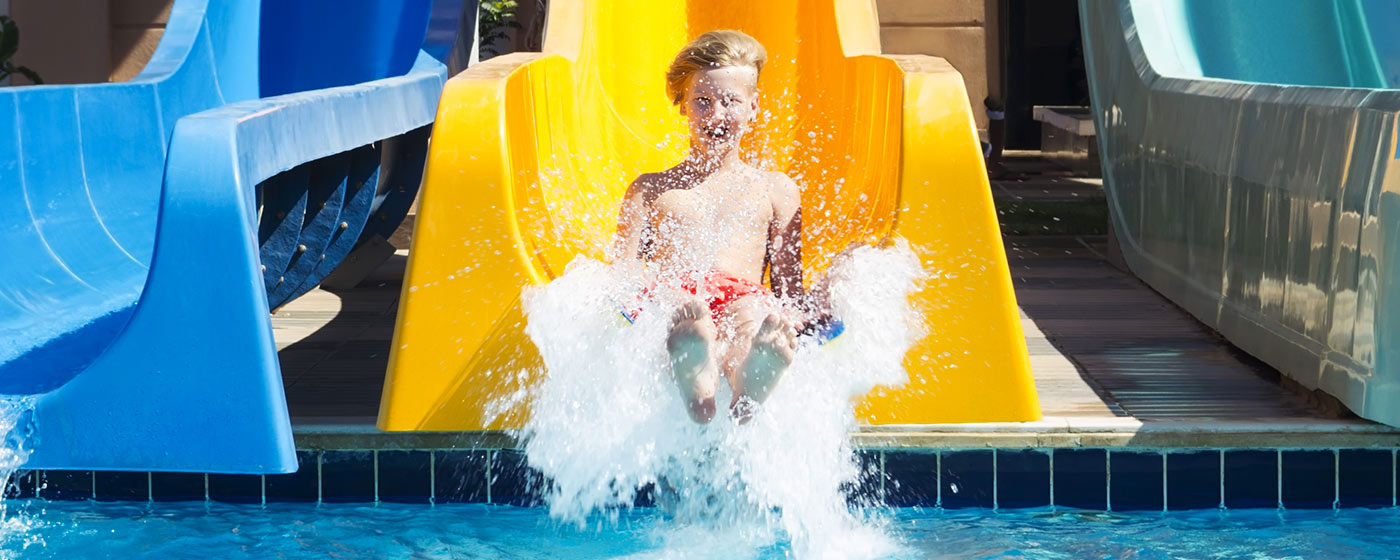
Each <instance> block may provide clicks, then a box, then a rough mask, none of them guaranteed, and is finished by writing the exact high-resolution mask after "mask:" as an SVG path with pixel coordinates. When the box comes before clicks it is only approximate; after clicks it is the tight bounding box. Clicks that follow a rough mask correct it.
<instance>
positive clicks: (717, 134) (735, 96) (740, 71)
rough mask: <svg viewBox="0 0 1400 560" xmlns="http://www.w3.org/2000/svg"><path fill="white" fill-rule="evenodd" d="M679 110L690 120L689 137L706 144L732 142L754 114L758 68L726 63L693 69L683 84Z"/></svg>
mask: <svg viewBox="0 0 1400 560" xmlns="http://www.w3.org/2000/svg"><path fill="white" fill-rule="evenodd" d="M681 114H682V115H685V116H686V117H687V118H688V119H689V120H690V135H691V137H692V138H694V139H695V141H697V142H698V143H700V144H702V145H703V146H705V147H706V148H709V149H714V148H726V149H727V148H729V147H732V146H734V145H736V144H737V143H738V142H739V138H740V137H742V136H743V134H744V132H746V131H747V130H748V126H749V122H751V121H753V120H754V118H755V117H756V116H757V115H758V71H757V70H755V69H754V68H753V67H752V66H726V67H723V68H711V69H707V70H701V71H699V72H696V73H695V75H694V76H692V77H691V79H690V83H689V84H687V86H686V91H685V99H683V100H682V101H681Z"/></svg>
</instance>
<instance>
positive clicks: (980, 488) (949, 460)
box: [939, 449, 996, 508]
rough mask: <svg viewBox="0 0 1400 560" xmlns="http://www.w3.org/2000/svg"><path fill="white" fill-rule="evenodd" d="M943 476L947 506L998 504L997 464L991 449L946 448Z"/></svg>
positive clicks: (962, 506)
mask: <svg viewBox="0 0 1400 560" xmlns="http://www.w3.org/2000/svg"><path fill="white" fill-rule="evenodd" d="M939 476H940V478H941V483H942V484H941V486H940V489H941V490H942V493H943V495H942V501H941V503H942V505H943V507H945V508H970V507H976V508H989V507H992V506H994V505H996V465H995V459H994V451H993V450H991V449H971V450H964V451H944V452H943V461H942V470H941V471H940V473H939Z"/></svg>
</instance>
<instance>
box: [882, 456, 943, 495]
mask: <svg viewBox="0 0 1400 560" xmlns="http://www.w3.org/2000/svg"><path fill="white" fill-rule="evenodd" d="M884 479H885V480H884V481H885V503H887V504H889V505H891V506H894V507H932V506H935V505H937V504H938V454H937V453H932V452H921V451H886V452H885V474H884Z"/></svg>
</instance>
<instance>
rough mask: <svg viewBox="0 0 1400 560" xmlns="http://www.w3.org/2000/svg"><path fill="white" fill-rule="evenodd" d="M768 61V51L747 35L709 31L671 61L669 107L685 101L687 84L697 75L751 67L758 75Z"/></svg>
mask: <svg viewBox="0 0 1400 560" xmlns="http://www.w3.org/2000/svg"><path fill="white" fill-rule="evenodd" d="M767 61H768V51H767V50H765V49H764V48H763V45H762V44H760V43H759V42H758V40H757V39H754V38H753V37H750V36H749V35H748V34H747V33H744V32H743V31H735V30H733V29H718V30H715V31H710V32H708V33H705V34H703V35H701V36H699V37H696V38H695V39H694V40H692V41H691V42H689V43H686V44H685V46H684V47H681V52H679V53H677V54H676V58H675V59H674V60H672V61H671V67H670V68H669V69H667V70H666V95H668V96H670V97H671V103H672V104H675V105H679V104H680V103H681V101H683V100H684V99H685V86H686V84H688V83H689V82H690V77H691V76H694V75H695V73H696V72H699V71H701V70H707V69H710V68H725V67H729V66H752V67H753V69H754V71H755V72H760V71H762V70H763V63H764V62H767Z"/></svg>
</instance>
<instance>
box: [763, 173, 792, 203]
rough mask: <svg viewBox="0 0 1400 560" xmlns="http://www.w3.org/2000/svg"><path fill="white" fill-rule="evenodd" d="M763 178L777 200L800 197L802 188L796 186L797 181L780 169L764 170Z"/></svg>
mask: <svg viewBox="0 0 1400 560" xmlns="http://www.w3.org/2000/svg"><path fill="white" fill-rule="evenodd" d="M762 173H763V178H764V180H765V182H767V183H768V189H769V192H770V193H772V195H773V197H774V198H775V199H778V200H784V199H785V200H793V201H796V200H799V199H801V197H802V188H801V187H798V186H797V181H793V180H792V177H788V175H787V173H783V172H782V171H764V172H762Z"/></svg>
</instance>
